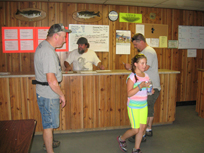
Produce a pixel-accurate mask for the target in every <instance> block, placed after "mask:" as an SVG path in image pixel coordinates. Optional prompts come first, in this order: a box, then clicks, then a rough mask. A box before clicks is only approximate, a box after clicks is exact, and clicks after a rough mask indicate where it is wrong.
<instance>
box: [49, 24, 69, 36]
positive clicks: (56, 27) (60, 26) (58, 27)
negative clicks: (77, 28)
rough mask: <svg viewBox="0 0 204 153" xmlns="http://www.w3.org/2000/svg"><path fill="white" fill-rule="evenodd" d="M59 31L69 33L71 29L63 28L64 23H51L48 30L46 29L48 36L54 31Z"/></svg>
mask: <svg viewBox="0 0 204 153" xmlns="http://www.w3.org/2000/svg"><path fill="white" fill-rule="evenodd" d="M60 31H64V32H68V33H71V32H72V31H71V30H68V29H65V28H64V25H63V24H61V23H59V24H53V25H52V26H51V27H50V29H49V31H48V34H47V35H48V36H49V35H51V34H54V33H57V32H60Z"/></svg>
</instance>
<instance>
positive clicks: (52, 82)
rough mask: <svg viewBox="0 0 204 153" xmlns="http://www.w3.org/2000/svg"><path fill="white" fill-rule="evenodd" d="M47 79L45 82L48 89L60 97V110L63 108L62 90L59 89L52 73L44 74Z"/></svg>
mask: <svg viewBox="0 0 204 153" xmlns="http://www.w3.org/2000/svg"><path fill="white" fill-rule="evenodd" d="M46 77H47V82H48V84H49V86H50V88H51V89H52V90H53V91H54V92H55V93H56V94H58V95H59V96H60V103H62V108H63V107H64V106H65V97H64V94H63V92H62V90H61V89H60V86H59V84H58V81H57V79H56V77H55V74H54V73H47V74H46Z"/></svg>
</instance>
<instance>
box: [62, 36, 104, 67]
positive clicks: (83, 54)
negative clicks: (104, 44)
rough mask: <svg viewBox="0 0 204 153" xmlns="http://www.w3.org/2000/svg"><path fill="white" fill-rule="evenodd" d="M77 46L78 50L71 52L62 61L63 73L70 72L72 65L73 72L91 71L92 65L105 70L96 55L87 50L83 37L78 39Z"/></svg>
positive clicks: (86, 43)
mask: <svg viewBox="0 0 204 153" xmlns="http://www.w3.org/2000/svg"><path fill="white" fill-rule="evenodd" d="M77 44H78V49H75V50H73V51H71V52H70V53H69V54H68V57H67V59H66V60H65V61H64V66H65V67H66V69H65V71H71V70H72V66H71V65H72V64H73V71H87V70H89V71H92V70H93V64H94V65H95V66H97V67H98V68H99V69H101V70H104V69H105V67H104V66H103V65H102V64H101V61H100V59H99V58H98V57H97V55H96V53H95V52H94V51H93V50H91V49H89V43H88V41H87V39H86V38H85V37H80V38H79V39H78V41H77Z"/></svg>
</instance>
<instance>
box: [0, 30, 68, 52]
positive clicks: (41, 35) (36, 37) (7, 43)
mask: <svg viewBox="0 0 204 153" xmlns="http://www.w3.org/2000/svg"><path fill="white" fill-rule="evenodd" d="M66 28H67V27H66ZM48 30H49V27H2V47H3V53H33V52H35V49H36V48H37V46H38V45H39V44H40V43H41V42H42V41H43V40H45V39H46V37H47V32H48ZM66 42H67V43H64V44H63V46H62V47H60V48H56V51H68V50H69V49H68V33H67V37H66Z"/></svg>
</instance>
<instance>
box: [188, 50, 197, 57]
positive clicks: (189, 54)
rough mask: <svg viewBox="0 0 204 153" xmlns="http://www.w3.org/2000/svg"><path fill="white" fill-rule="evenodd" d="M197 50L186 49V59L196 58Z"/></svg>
mask: <svg viewBox="0 0 204 153" xmlns="http://www.w3.org/2000/svg"><path fill="white" fill-rule="evenodd" d="M196 56H197V50H196V49H187V57H196Z"/></svg>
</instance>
